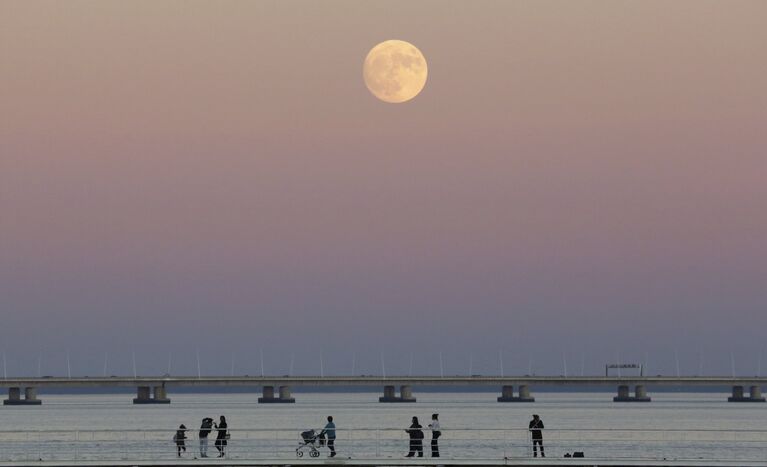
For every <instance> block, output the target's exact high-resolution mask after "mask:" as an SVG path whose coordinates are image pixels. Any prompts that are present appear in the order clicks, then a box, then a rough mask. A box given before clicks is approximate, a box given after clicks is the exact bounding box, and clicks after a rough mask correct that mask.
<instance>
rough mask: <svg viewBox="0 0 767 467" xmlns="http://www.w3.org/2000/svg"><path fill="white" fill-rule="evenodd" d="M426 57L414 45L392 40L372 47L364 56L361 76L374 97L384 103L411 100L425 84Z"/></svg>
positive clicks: (426, 71) (426, 72)
mask: <svg viewBox="0 0 767 467" xmlns="http://www.w3.org/2000/svg"><path fill="white" fill-rule="evenodd" d="M427 74H428V70H427V68H426V59H425V58H424V57H423V54H422V53H421V51H420V50H418V49H417V48H416V46H414V45H413V44H411V43H409V42H405V41H398V40H389V41H385V42H381V43H380V44H378V45H377V46H375V47H373V48H372V49H371V50H370V52H368V55H367V57H365V63H364V65H363V66H362V77H363V78H364V79H365V85H366V86H367V87H368V89H369V90H370V92H372V93H373V95H374V96H376V97H377V98H379V99H381V100H382V101H384V102H389V103H392V104H399V103H401V102H405V101H409V100H410V99H412V98H414V97H415V96H417V95H418V93H420V92H421V90H422V89H423V87H424V85H425V84H426V75H427Z"/></svg>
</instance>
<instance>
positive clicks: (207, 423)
mask: <svg viewBox="0 0 767 467" xmlns="http://www.w3.org/2000/svg"><path fill="white" fill-rule="evenodd" d="M211 428H213V419H212V418H210V417H205V418H203V419H202V424H201V425H200V433H199V435H198V437H199V438H200V457H208V435H209V434H210V432H211Z"/></svg>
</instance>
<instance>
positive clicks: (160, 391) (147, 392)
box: [133, 385, 170, 404]
mask: <svg viewBox="0 0 767 467" xmlns="http://www.w3.org/2000/svg"><path fill="white" fill-rule="evenodd" d="M152 389H154V398H153V397H152V396H151V395H152ZM133 403H134V404H170V399H168V397H167V394H166V392H165V386H164V385H161V386H155V387H154V388H152V387H150V386H139V387H138V388H136V397H135V398H134V399H133Z"/></svg>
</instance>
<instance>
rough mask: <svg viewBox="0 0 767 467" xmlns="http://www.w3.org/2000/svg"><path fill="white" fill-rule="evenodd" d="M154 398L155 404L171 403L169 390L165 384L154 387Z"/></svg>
mask: <svg viewBox="0 0 767 467" xmlns="http://www.w3.org/2000/svg"><path fill="white" fill-rule="evenodd" d="M153 389H154V391H153V392H154V399H152V401H153V402H154V403H155V404H170V399H168V392H167V391H166V390H165V385H164V384H163V385H161V386H155V387H154V388H153Z"/></svg>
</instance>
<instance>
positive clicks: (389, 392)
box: [378, 386, 398, 402]
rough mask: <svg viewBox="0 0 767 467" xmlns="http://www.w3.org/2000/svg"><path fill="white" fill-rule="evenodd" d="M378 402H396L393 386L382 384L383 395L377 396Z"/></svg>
mask: <svg viewBox="0 0 767 467" xmlns="http://www.w3.org/2000/svg"><path fill="white" fill-rule="evenodd" d="M378 402H398V401H397V396H396V395H395V393H394V386H384V395H383V397H379V398H378Z"/></svg>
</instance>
